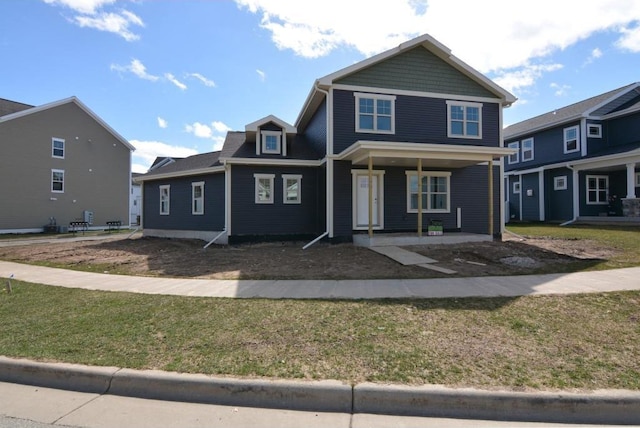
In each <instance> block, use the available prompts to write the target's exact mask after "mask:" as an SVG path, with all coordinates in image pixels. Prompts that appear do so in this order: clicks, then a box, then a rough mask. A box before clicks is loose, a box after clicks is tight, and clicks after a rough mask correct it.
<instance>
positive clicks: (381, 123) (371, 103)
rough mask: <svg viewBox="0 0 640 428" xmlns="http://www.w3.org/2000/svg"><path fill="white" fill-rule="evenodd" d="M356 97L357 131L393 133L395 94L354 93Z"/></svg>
mask: <svg viewBox="0 0 640 428" xmlns="http://www.w3.org/2000/svg"><path fill="white" fill-rule="evenodd" d="M354 96H355V97H356V132H372V133H379V134H393V133H394V132H395V101H396V97H395V96H393V95H379V94H360V93H356V94H354Z"/></svg>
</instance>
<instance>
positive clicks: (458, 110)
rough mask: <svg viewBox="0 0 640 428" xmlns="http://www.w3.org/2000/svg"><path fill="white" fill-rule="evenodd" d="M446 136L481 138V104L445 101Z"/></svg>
mask: <svg viewBox="0 0 640 428" xmlns="http://www.w3.org/2000/svg"><path fill="white" fill-rule="evenodd" d="M447 124H448V127H447V136H448V137H449V138H459V137H461V138H482V104H479V103H468V102H461V101H447Z"/></svg>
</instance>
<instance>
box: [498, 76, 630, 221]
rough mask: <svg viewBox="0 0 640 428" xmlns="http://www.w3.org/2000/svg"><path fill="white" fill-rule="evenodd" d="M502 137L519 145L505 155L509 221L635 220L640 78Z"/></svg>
mask: <svg viewBox="0 0 640 428" xmlns="http://www.w3.org/2000/svg"><path fill="white" fill-rule="evenodd" d="M504 138H505V145H506V146H507V147H510V148H512V149H515V150H517V152H516V153H514V154H513V155H511V156H509V157H508V158H507V160H506V161H505V187H506V188H507V189H508V190H507V193H506V201H507V205H508V212H507V217H508V219H509V220H523V221H556V222H569V221H575V220H594V217H597V218H598V219H599V220H602V217H603V216H607V217H617V220H627V221H628V220H632V221H638V220H640V219H639V218H638V217H640V199H638V194H639V192H638V187H640V173H639V172H638V170H639V167H640V83H634V84H631V85H627V86H624V87H622V88H619V89H616V90H613V91H610V92H607V93H604V94H601V95H598V96H595V97H593V98H589V99H587V100H584V101H581V102H578V103H576V104H572V105H570V106H567V107H564V108H561V109H558V110H555V111H552V112H549V113H546V114H543V115H540V116H537V117H534V118H532V119H528V120H525V121H523V122H520V123H516V124H514V125H511V126H508V127H507V128H505V130H504ZM622 217H626V218H624V219H623V218H622ZM608 220H616V219H608Z"/></svg>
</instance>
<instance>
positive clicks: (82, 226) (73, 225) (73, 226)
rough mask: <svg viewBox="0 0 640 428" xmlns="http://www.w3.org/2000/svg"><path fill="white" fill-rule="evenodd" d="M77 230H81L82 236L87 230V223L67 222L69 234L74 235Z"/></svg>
mask: <svg viewBox="0 0 640 428" xmlns="http://www.w3.org/2000/svg"><path fill="white" fill-rule="evenodd" d="M79 230H81V231H82V234H83V235H84V232H85V231H87V230H89V223H88V222H86V221H70V222H69V232H73V233H76V232H77V231H79Z"/></svg>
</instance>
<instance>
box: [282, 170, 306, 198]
mask: <svg viewBox="0 0 640 428" xmlns="http://www.w3.org/2000/svg"><path fill="white" fill-rule="evenodd" d="M301 184H302V175H292V174H282V203H284V204H299V203H301V202H302V193H301Z"/></svg>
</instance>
